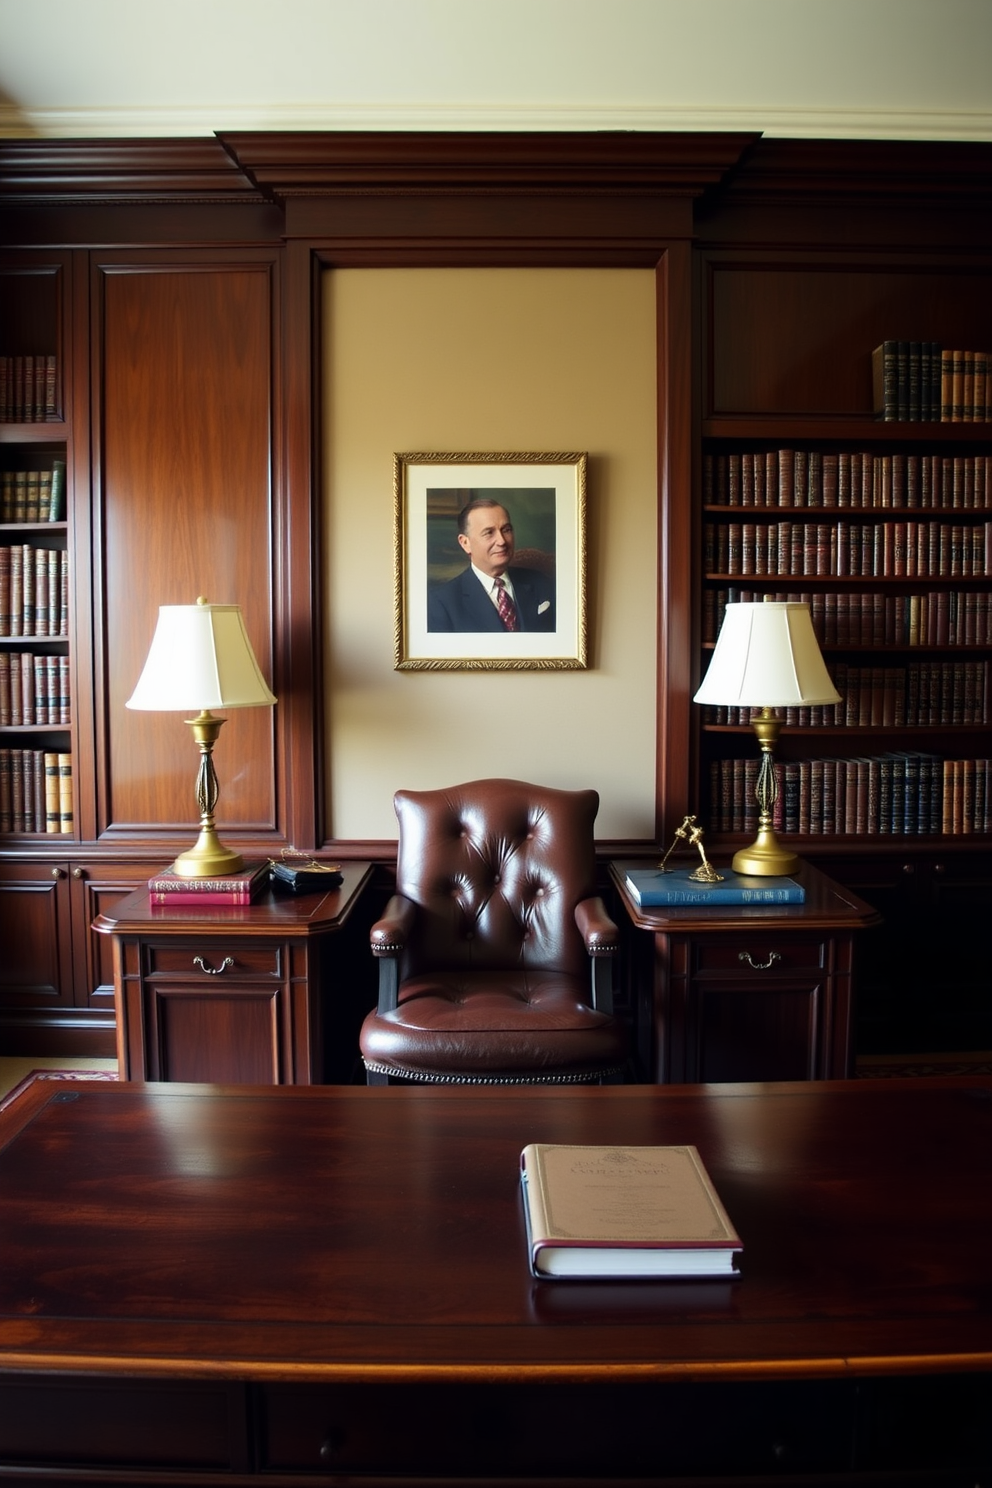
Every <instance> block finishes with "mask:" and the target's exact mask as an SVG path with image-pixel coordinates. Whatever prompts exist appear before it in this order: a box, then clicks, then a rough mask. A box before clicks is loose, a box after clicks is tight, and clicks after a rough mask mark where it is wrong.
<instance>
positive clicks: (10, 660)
mask: <svg viewBox="0 0 992 1488" xmlns="http://www.w3.org/2000/svg"><path fill="white" fill-rule="evenodd" d="M69 722H70V698H69V658H68V657H67V656H54V655H46V656H35V655H32V654H31V652H29V651H0V728H11V727H13V728H17V727H18V726H20V725H30V726H34V727H38V726H39V725H40V726H48V727H52V726H55V727H66V726H67V725H68V724H69Z"/></svg>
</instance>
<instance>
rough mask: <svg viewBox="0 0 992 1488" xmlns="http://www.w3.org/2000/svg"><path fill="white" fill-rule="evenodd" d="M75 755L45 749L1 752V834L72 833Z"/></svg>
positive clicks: (5, 750) (0, 750)
mask: <svg viewBox="0 0 992 1488" xmlns="http://www.w3.org/2000/svg"><path fill="white" fill-rule="evenodd" d="M72 794H73V793H72V756H71V755H69V754H58V753H54V752H50V751H46V750H43V749H0V832H46V833H60V834H63V835H64V834H68V833H71V832H72V829H73V819H72V810H73V807H72Z"/></svg>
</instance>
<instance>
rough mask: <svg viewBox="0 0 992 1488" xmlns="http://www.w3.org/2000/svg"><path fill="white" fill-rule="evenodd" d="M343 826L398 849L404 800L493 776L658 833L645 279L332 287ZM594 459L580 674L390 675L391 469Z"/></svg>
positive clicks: (334, 662) (328, 411)
mask: <svg viewBox="0 0 992 1488" xmlns="http://www.w3.org/2000/svg"><path fill="white" fill-rule="evenodd" d="M324 287H325V295H324V305H325V319H324V338H325V344H324V369H325V374H326V375H325V380H324V398H325V408H324V425H323V426H324V435H325V451H324V453H325V460H324V480H325V490H324V500H325V503H326V525H325V544H326V546H325V553H324V565H325V580H326V625H327V637H326V641H327V663H328V664H327V687H326V695H325V707H326V713H327V738H328V744H329V747H328V750H327V761H328V765H327V768H328V779H327V796H328V801H329V803H330V813H331V820H330V831H331V835H333V836H334V837H336V838H358V839H391V838H395V835H396V824H395V818H394V816H393V812H392V794H393V791H394V790H395V789H396V788H397V787H400V786H405V787H412V788H427V787H435V786H442V785H446V784H454V783H457V782H459V781H464V780H471V779H475V778H478V777H481V776H487V775H507V776H515V777H518V778H522V779H529V780H539V781H542V782H544V783H547V784H551V785H557V786H563V787H569V788H572V787H579V786H589V785H591V786H595V788H596V789H598V790H599V792H600V795H601V797H602V804H601V807H600V814H599V819H598V822H597V833H598V835H599V836H600V837H601V838H646V839H650V838H651V837H652V836H653V822H654V769H655V728H656V724H655V698H654V679H655V653H656V630H657V624H656V610H657V555H656V549H657V520H656V499H657V498H656V491H657V475H656V414H657V407H656V389H655V382H656V377H655V355H656V352H655V286H654V275H653V274H652V273H651V272H649V271H646V270H630V271H627V270H613V269H610V270H588V269H396V270H394V269H368V270H365V269H355V270H351V269H348V270H334V271H329V272H328V274H327V275H326V276H325V286H324ZM426 450H438V451H468V450H472V451H490V450H491V451H496V450H504V451H510V450H518V451H539V450H543V451H560V450H585V451H586V452H587V453H588V455H589V483H588V487H589V489H588V513H589V523H588V556H589V582H588V601H589V605H588V618H589V642H590V647H589V651H590V655H589V667H588V669H587V670H584V671H551V672H546V671H511V672H494V671H482V672H464V671H449V672H426V671H415V672H398V671H396V670H395V669H394V654H393V618H394V591H393V454H394V452H397V451H426Z"/></svg>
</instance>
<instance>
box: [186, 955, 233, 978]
mask: <svg viewBox="0 0 992 1488" xmlns="http://www.w3.org/2000/svg"><path fill="white" fill-rule="evenodd" d="M193 965H194V966H198V967H199V968H200V970H201V971H205V972H206V974H207V976H220V975H221V974H222V973H223V972H225V971H226V970H227V968H228V967H229V966H233V965H234V957H233V956H225V957H224V959H223V961H222V962H221V963H220V965H219V966H208V965H207V963H206V962H205V961H204V959H203V957H202V956H194V957H193Z"/></svg>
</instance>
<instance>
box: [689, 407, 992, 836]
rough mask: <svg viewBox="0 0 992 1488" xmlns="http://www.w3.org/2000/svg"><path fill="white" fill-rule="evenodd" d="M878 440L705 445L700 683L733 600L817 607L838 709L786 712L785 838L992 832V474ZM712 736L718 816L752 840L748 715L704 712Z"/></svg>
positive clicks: (707, 786) (987, 464) (930, 450)
mask: <svg viewBox="0 0 992 1488" xmlns="http://www.w3.org/2000/svg"><path fill="white" fill-rule="evenodd" d="M877 434H878V431H877V429H876V428H874V427H873V428H872V429H871V431H870V435H869V431H865V437H864V438H863V439H862V440H861V442H860V443H859V444H858V446H857V447H856V448H852V447H851V446H850V445H849V444H848V443H846V442H845V441H830V442H826V441H824V442H821V443H818V444H813V443H802V444H788V445H782V446H780V447H772V446H769V445H768V444H767V443H748V442H743V441H739V440H733V441H728V442H724V441H720V440H707V441H706V442H705V444H704V447H703V503H702V512H703V575H702V584H703V589H702V616H701V642H702V653H703V654H702V658H701V670H702V669H705V661H706V657H707V653H708V651H709V650H710V649H711V648H712V645H713V643H714V642H715V640H716V636H717V633H718V631H719V627H720V623H721V619H722V615H723V610H724V606H725V605H726V604H727V603H728V602H732V601H741V600H747V601H753V600H760V599H763V598H766V597H767V598H770V599H777V600H800V601H803V602H805V603H808V604H809V606H810V610H811V613H812V616H813V625H814V629H815V630H816V633H817V638H818V640H819V642H820V646H821V649H822V650H823V653H824V658H825V660H826V662H827V666H828V669H829V671H830V673H831V676H832V678H833V681H834V684H835V686H836V687H837V690H838V691H839V692H840V694H841V699H842V701H841V702H840V703H839V704H836V705H834V706H832V707H828V708H812V709H804V710H791V711H790V712H788V713H783V722H784V723H785V725H786V726H787V728H790V729H791V730H792V732H791V734H790V735H789V736H783V737H784V738H787V744H786V748H785V749H784V750H783V749H781V748H780V751H779V756H780V757H779V763H778V765H777V771H778V777H779V798H778V802H777V811H778V817H779V819H778V822H777V828H778V829H779V830H781V831H784V832H787V833H789V834H793V835H798V836H800V837H801V838H803V839H810V838H826V839H834V838H857V839H858V840H861V839H863V838H864V837H865V836H866V835H867V836H871V837H884V836H888V837H893V836H899V837H913V838H916V837H922V838H932V837H948V836H963V835H975V836H988V835H989V832H990V829H992V790H990V789H989V772H990V759H989V747H988V725H989V723H990V722H992V694H990V664H992V583H990V579H989V575H990V573H992V482H990V480H989V472H990V469H992V461H990V458H989V454H988V452H987V450H986V449H985V448H984V447H980V448H970V449H969V450H968V451H967V452H965V453H962V452H961V451H960V449H959V448H958V447H957V446H956V445H954V444H953V443H951V442H948V443H946V444H943V445H941V444H940V443H939V442H936V441H934V442H932V443H931V444H928V446H927V447H926V448H919V447H917V448H912V447H911V448H906V447H905V446H904V445H898V446H893V445H892V444H891V443H882V444H878V443H876V442H875V438H877ZM870 436H875V438H872V437H870ZM989 448H992V446H989ZM731 715H733V716H731ZM701 740H702V744H701V772H700V774H701V779H700V786H701V790H702V796H703V801H704V810H705V811H706V813H707V817H708V819H709V820H710V821H711V822H712V823H713V824H714V825H715V827H716V829H717V830H718V831H719V832H723V833H734V832H743V833H748V832H751V831H753V830H754V828H755V827H756V825H757V810H756V805H755V803H754V800H753V795H752V793H751V790H750V789H749V788H748V786H747V784H746V783H745V780H746V777H749V776H751V775H753V774H754V773H756V767H757V761H756V759H755V758H754V749H753V739H752V733H751V730H750V727H749V717H748V715H747V714H746V713H745V712H743V711H742V710H737V711H734V710H727V709H715V708H707V709H703V711H702V724H701ZM807 845H808V843H807Z"/></svg>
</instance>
